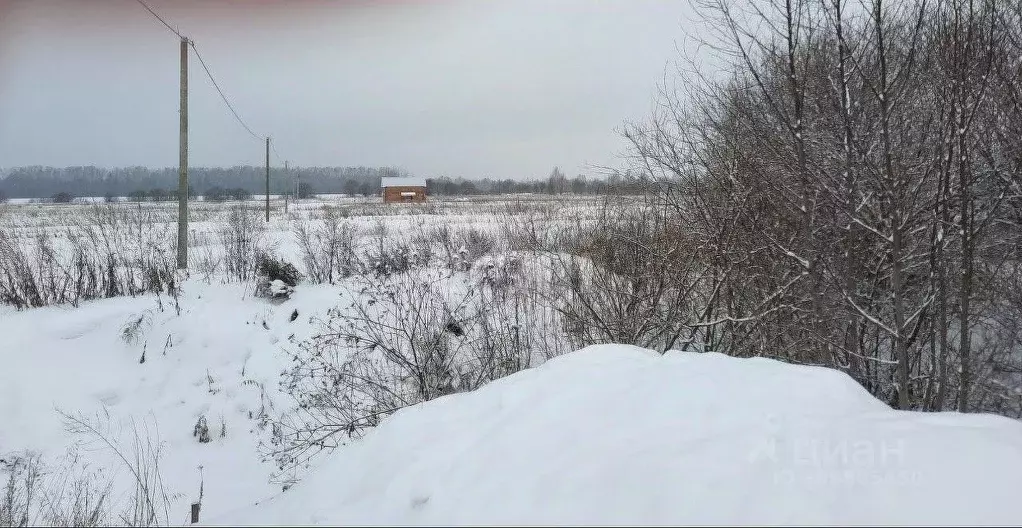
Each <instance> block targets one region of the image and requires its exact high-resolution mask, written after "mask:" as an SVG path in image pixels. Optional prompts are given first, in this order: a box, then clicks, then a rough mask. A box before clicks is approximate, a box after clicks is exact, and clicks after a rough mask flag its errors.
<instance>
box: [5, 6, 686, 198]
mask: <svg viewBox="0 0 1022 528" xmlns="http://www.w3.org/2000/svg"><path fill="white" fill-rule="evenodd" d="M149 4H150V5H151V6H152V7H153V8H154V9H155V10H157V11H158V12H159V13H161V14H162V15H164V17H165V18H166V19H167V20H168V22H170V23H171V24H172V25H175V26H177V27H179V28H180V30H181V31H182V33H184V34H186V35H187V36H189V37H191V38H192V39H193V40H195V42H196V45H197V47H198V49H199V52H200V53H201V54H202V56H203V58H204V59H205V60H206V62H207V63H208V65H209V66H210V68H211V69H212V71H213V74H214V76H215V77H216V78H217V81H218V82H219V83H220V84H221V87H222V88H223V89H224V91H225V92H226V94H227V96H228V97H229V98H230V99H231V102H232V104H233V105H234V106H235V108H236V109H237V110H238V112H239V114H240V115H241V116H242V118H243V119H245V120H246V121H247V123H248V124H249V126H250V127H251V128H252V129H253V130H254V131H255V132H256V134H258V135H260V136H265V135H270V136H273V137H274V142H275V145H276V147H277V151H278V152H279V153H280V156H281V157H282V158H286V159H289V160H290V161H291V163H293V164H297V165H307V166H309V165H337V166H344V165H369V166H380V165H387V166H400V167H403V168H405V169H407V170H409V171H411V172H413V173H415V174H419V175H423V176H430V177H432V176H440V175H449V176H452V177H459V176H461V177H467V178H481V177H487V176H489V177H496V178H516V179H518V178H533V177H543V176H545V175H547V174H548V173H549V172H550V170H551V168H552V167H553V166H554V165H559V166H561V167H562V169H564V170H565V172H567V173H568V174H569V175H574V174H577V173H579V172H592V171H590V170H588V169H587V167H588V166H592V165H614V164H616V163H617V162H616V157H617V155H618V154H619V153H620V152H621V151H622V150H623V149H624V147H625V145H624V142H623V141H622V140H621V138H620V135H619V133H618V129H619V128H620V126H621V125H622V124H623V123H624V122H625V121H628V120H636V119H641V118H642V117H644V116H645V115H647V114H648V112H649V110H650V105H651V98H652V96H653V93H654V91H655V89H656V86H657V83H658V82H660V81H661V80H662V78H663V75H664V72H665V69H667V68H668V67H669V66H670V63H671V62H672V61H674V60H676V59H677V58H678V55H677V50H676V45H677V46H681V44H682V41H683V40H684V31H685V30H686V29H687V28H685V27H684V26H685V24H686V23H687V21H688V20H689V19H690V18H691V7H690V6H689V3H688V1H687V0H546V1H544V0H513V1H498V0H461V1H456V0H447V1H429V2H427V1H421V2H412V1H407V0H406V1H401V2H396V1H376V2H369V1H357V2H356V1H342V0H337V1H324V0H320V1H313V0H309V1H306V0H289V1H288V2H284V1H281V0H277V1H268V0H261V1H260V0H250V1H244V0H233V1H230V0H219V1H218V0H162V1H161V0H149ZM285 4H286V5H285ZM178 46H179V42H178V40H177V37H175V36H174V35H173V34H172V33H171V32H169V31H168V30H167V29H166V28H165V27H163V26H162V25H160V24H159V22H158V21H156V20H155V19H154V18H153V17H152V16H151V15H149V13H147V12H146V11H145V10H144V8H143V7H142V6H140V5H139V4H138V3H137V2H136V1H135V0H0V167H14V166H21V165H37V164H38V165H53V166H66V165H99V166H104V167H115V166H128V165H146V166H151V167H172V166H176V165H177V145H178V135H177V134H178V124H177V112H178V75H179V74H178V57H179V48H178ZM189 68H190V111H189V118H190V132H189V133H190V152H191V154H190V162H191V163H190V165H192V166H231V165H244V164H256V165H258V164H262V162H263V145H261V144H260V143H259V141H257V140H256V139H254V138H253V137H251V136H250V135H249V134H248V133H247V132H245V130H244V129H243V128H242V127H241V126H240V125H239V124H238V123H237V122H236V121H234V118H233V117H232V116H231V115H230V113H229V112H228V110H227V109H226V107H225V106H224V105H223V103H222V102H221V101H220V99H219V96H218V95H217V93H216V91H215V90H214V88H213V87H212V85H211V84H210V82H209V81H208V79H207V78H206V77H205V73H204V72H203V71H202V69H201V66H200V65H199V62H198V61H197V60H196V59H195V58H194V57H192V59H191V62H190V66H189ZM273 163H274V164H277V160H274V161H273Z"/></svg>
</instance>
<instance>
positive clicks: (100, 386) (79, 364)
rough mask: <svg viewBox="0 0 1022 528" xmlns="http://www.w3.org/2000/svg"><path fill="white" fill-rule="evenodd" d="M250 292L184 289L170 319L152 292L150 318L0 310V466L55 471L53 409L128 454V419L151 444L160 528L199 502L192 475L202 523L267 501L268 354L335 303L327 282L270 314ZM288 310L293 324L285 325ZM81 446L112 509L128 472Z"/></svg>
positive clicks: (133, 303)
mask: <svg viewBox="0 0 1022 528" xmlns="http://www.w3.org/2000/svg"><path fill="white" fill-rule="evenodd" d="M251 290H252V287H251V285H238V284H228V285H221V284H213V285H207V284H204V283H202V282H201V281H198V280H190V281H188V282H186V283H185V285H184V293H183V295H182V298H181V307H182V311H181V315H177V313H176V311H175V309H174V307H173V304H172V303H171V302H169V300H168V299H167V298H166V297H165V296H164V297H163V300H162V303H163V311H162V312H161V311H160V310H159V305H158V304H157V300H156V298H155V297H153V296H146V297H142V298H135V299H131V298H116V299H109V300H102V301H95V302H89V303H83V304H82V306H80V307H78V308H71V307H50V308H40V309H34V310H28V311H23V312H13V311H10V310H6V311H0V458H2V457H3V456H4V455H7V454H10V453H19V452H23V451H24V450H31V451H35V452H38V453H40V454H42V455H43V457H44V460H45V461H47V462H54V460H55V459H57V458H59V457H63V455H64V453H65V451H66V450H67V448H68V447H69V446H71V445H73V444H75V443H77V442H80V441H82V440H84V439H83V438H80V437H78V436H76V435H71V434H69V433H68V432H66V431H65V428H64V424H63V420H62V419H61V416H60V415H59V414H58V412H57V410H58V409H59V410H62V411H67V412H71V413H76V412H80V413H82V414H83V415H85V416H86V417H89V418H97V419H101V420H102V421H103V422H104V423H105V424H108V425H109V426H110V427H109V428H108V429H106V430H107V431H109V432H112V433H114V436H116V438H114V440H116V441H117V442H119V443H120V444H121V446H122V447H126V448H130V446H131V441H132V433H131V428H132V422H134V423H135V424H136V425H137V427H138V428H139V429H140V430H141V432H142V433H143V434H144V435H145V436H149V437H150V439H152V440H154V441H159V442H162V443H163V449H162V451H163V460H162V470H161V471H162V474H163V479H164V481H165V485H166V487H167V489H168V491H169V492H170V493H171V495H172V496H171V497H170V499H171V518H170V521H171V523H172V524H180V523H181V522H183V521H184V519H186V518H187V512H188V504H189V503H190V502H191V501H192V500H195V499H196V498H197V496H198V493H199V485H200V471H199V466H202V467H203V470H202V481H203V482H202V484H203V487H204V489H203V492H204V500H203V513H204V514H209V515H215V514H216V513H217V512H220V511H228V510H230V509H233V508H237V507H239V506H244V505H246V504H250V503H251V502H253V501H255V500H258V498H260V497H265V496H270V495H272V494H273V493H275V492H278V491H280V489H281V488H280V486H279V485H271V484H270V483H269V476H270V473H271V472H272V471H273V470H274V469H275V468H274V467H273V466H272V464H263V463H261V462H260V457H259V453H258V440H259V438H260V435H261V434H263V432H262V431H261V430H260V429H259V428H258V415H259V412H260V410H261V409H262V410H265V411H266V412H267V413H271V414H272V413H273V409H272V408H270V405H272V402H273V400H274V399H277V401H278V403H279V401H280V395H279V391H278V388H277V385H278V380H279V376H280V372H281V370H282V369H283V368H284V367H286V366H287V365H288V361H287V358H286V355H285V354H283V353H282V352H281V351H282V350H283V349H284V348H285V347H286V346H288V338H289V337H291V336H292V335H294V336H295V338H296V339H298V340H301V339H306V338H308V337H309V336H310V335H312V334H313V333H314V332H315V331H317V329H318V326H317V325H316V324H315V323H314V322H311V321H310V318H312V317H314V316H316V315H322V314H323V313H325V311H326V310H327V309H328V308H330V307H332V306H334V305H335V304H337V303H338V302H339V297H338V291H337V290H336V289H334V288H331V287H329V286H311V285H305V286H302V287H301V288H299V289H298V291H297V292H296V293H295V296H294V297H293V298H292V299H291V300H289V301H287V302H284V303H283V304H279V305H274V304H271V303H269V302H267V301H265V300H263V299H256V298H252V292H251ZM296 309H297V310H298V312H299V317H297V318H296V319H295V320H294V321H292V320H291V316H292V314H293V312H294V310H296ZM142 315H144V316H145V320H144V321H143V323H142V325H140V328H139V332H138V336H137V338H136V340H134V341H131V342H128V341H126V340H125V339H123V338H122V335H121V332H122V329H123V327H124V325H125V324H126V323H127V322H129V321H133V320H137V319H138V318H139V317H140V316H142ZM143 350H145V356H146V357H145V362H140V360H141V357H142V351H143ZM200 416H205V417H206V420H207V423H208V426H209V432H210V436H211V441H210V442H209V443H199V442H198V440H197V439H196V437H195V436H193V433H194V426H195V424H196V422H197V420H198V418H199V417H200ZM90 421H91V420H90ZM223 426H226V427H225V429H226V432H225V433H224V434H223V435H221V433H222V429H224V427H223ZM88 447H89V449H83V450H81V456H84V457H86V458H87V460H88V461H89V462H92V463H93V464H94V465H100V466H105V467H107V468H110V469H117V470H118V472H119V477H118V479H119V480H117V481H116V482H117V483H118V484H119V485H118V486H117V490H116V491H118V492H120V493H117V497H115V499H117V500H118V501H119V502H118V507H119V506H123V504H124V503H125V500H126V497H125V496H124V492H125V491H130V489H131V488H130V486H131V483H132V481H131V479H130V475H128V474H127V471H126V469H125V468H123V467H119V466H121V464H120V463H118V462H117V461H116V459H115V458H114V457H113V456H112V453H110V452H106V451H104V450H102V449H98V450H97V449H93V448H92V447H93V446H88ZM128 454H129V456H130V453H128ZM0 469H2V468H0ZM0 477H3V475H2V474H0ZM115 509H116V508H115ZM116 513H120V512H119V511H118V512H116Z"/></svg>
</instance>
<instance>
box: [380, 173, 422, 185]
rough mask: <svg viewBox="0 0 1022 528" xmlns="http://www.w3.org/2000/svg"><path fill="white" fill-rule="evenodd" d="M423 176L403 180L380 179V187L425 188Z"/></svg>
mask: <svg viewBox="0 0 1022 528" xmlns="http://www.w3.org/2000/svg"><path fill="white" fill-rule="evenodd" d="M425 186H426V178H425V177H424V176H408V177H404V178H380V187H381V188H387V187H425Z"/></svg>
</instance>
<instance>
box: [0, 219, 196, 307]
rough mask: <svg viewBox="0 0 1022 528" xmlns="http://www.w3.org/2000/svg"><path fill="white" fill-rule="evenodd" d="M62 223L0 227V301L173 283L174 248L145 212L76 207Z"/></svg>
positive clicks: (50, 299)
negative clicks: (51, 226)
mask: <svg viewBox="0 0 1022 528" xmlns="http://www.w3.org/2000/svg"><path fill="white" fill-rule="evenodd" d="M60 224H61V225H62V226H63V227H61V228H58V229H50V228H47V227H45V226H37V227H34V228H24V227H19V226H17V225H12V224H8V223H5V224H2V225H0V270H3V272H0V304H8V305H12V306H14V307H15V308H18V309H23V308H36V307H42V306H50V305H55V304H71V305H74V306H77V305H78V303H80V302H82V301H87V300H91V299H100V298H110V297H117V296H121V295H130V296H135V295H139V294H142V293H159V292H166V291H168V290H169V289H172V288H173V287H174V286H173V284H174V269H175V267H176V266H175V263H174V261H173V257H174V248H173V246H172V245H171V244H169V243H168V240H172V239H173V237H170V236H169V230H168V228H167V227H166V225H163V224H160V223H159V222H157V221H156V218H155V216H154V215H153V214H151V211H147V210H142V209H139V210H135V209H132V208H130V207H128V208H122V207H117V206H115V205H113V204H103V205H89V206H81V208H80V209H78V210H76V211H75V212H74V214H73V215H72V214H69V215H68V216H66V217H64V218H62V219H60Z"/></svg>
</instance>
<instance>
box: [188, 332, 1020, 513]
mask: <svg viewBox="0 0 1022 528" xmlns="http://www.w3.org/2000/svg"><path fill="white" fill-rule="evenodd" d="M1019 489H1022V425H1020V424H1019V423H1017V422H1014V421H1011V420H1008V419H1006V418H998V417H992V416H975V415H972V416H963V415H957V414H951V413H946V414H919V413H902V412H896V411H892V410H891V409H890V408H888V407H887V406H885V405H884V404H882V403H880V402H879V401H877V400H875V399H873V398H872V397H870V396H869V395H868V394H867V393H866V392H865V391H863V390H862V389H861V388H860V387H859V386H858V385H856V384H855V383H853V382H852V381H851V380H850V379H849V378H848V377H846V376H844V375H843V374H840V373H837V372H834V371H829V370H825V369H819V368H810V367H797V366H790V365H785V364H782V363H778V362H774V361H770V360H761V359H734V358H728V357H725V356H723V355H719V354H711V353H707V354H701V355H700V354H693V353H676V352H672V353H668V354H667V355H665V356H658V355H656V354H654V353H652V352H649V351H645V350H642V349H637V348H634V347H624V346H600V347H590V348H587V349H584V350H581V351H578V352H575V353H572V354H568V355H566V356H562V357H560V358H557V359H554V360H551V361H550V362H548V363H546V364H544V365H543V366H541V367H538V368H535V369H533V370H530V371H525V372H521V373H519V374H516V375H514V376H511V377H508V378H504V379H502V380H500V381H497V382H494V383H492V384H490V385H488V386H486V387H484V388H482V389H480V390H478V391H476V392H474V393H468V394H460V395H454V396H448V397H445V398H441V399H438V400H434V401H432V402H429V403H426V404H422V405H418V406H415V407H411V408H408V409H405V410H403V411H400V412H399V413H397V414H396V415H394V416H393V417H391V418H390V419H388V420H386V421H385V422H384V423H383V424H382V425H381V426H380V427H378V428H377V429H376V430H374V431H373V432H371V433H370V434H369V435H368V436H367V437H366V438H365V439H364V440H363V441H362V442H360V443H358V444H355V445H352V446H349V447H347V448H344V449H343V450H341V451H337V452H335V453H334V454H333V455H332V456H331V457H330V459H329V460H327V461H326V462H325V463H324V464H323V465H322V466H321V467H319V468H318V469H316V470H315V471H314V472H313V473H312V474H310V475H309V476H308V477H307V478H306V479H305V480H303V481H302V482H300V483H298V484H296V485H295V486H294V487H292V488H291V489H290V490H288V491H286V492H284V493H282V494H279V495H278V496H277V497H274V498H273V499H271V500H268V501H263V502H262V503H261V504H259V505H257V506H255V507H246V508H239V509H237V510H235V511H233V512H230V513H228V514H225V515H220V516H215V517H208V518H206V519H205V520H206V521H207V522H208V523H210V524H218V525H228V524H249V525H251V524H255V525H279V524H289V525H303V524H327V525H360V524H373V525H380V524H416V525H421V524H433V525H448V524H455V525H469V524H479V525H493V524H500V525H507V524H517V523H523V524H526V525H535V524H558V525H561V524H586V525H608V524H640V525H643V524H692V523H708V524H734V523H737V524H757V523H764V524H774V525H776V524H843V523H848V524H884V523H893V524H940V525H954V524H957V523H963V524H1018V523H1020V522H1022V510H1020V509H1018V507H1017V503H1016V502H1015V501H1016V500H1017V494H1018V490H1019Z"/></svg>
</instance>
